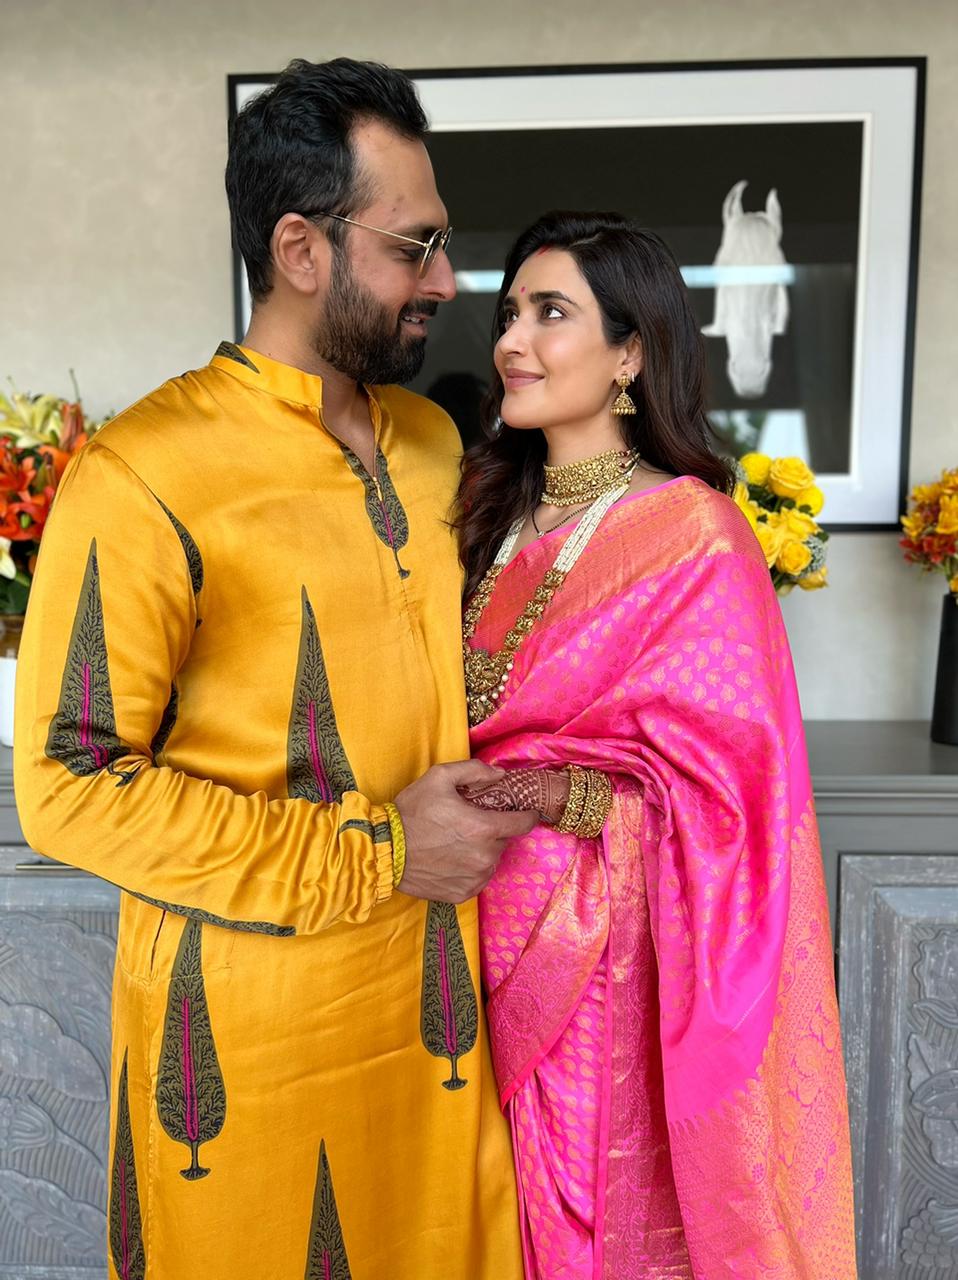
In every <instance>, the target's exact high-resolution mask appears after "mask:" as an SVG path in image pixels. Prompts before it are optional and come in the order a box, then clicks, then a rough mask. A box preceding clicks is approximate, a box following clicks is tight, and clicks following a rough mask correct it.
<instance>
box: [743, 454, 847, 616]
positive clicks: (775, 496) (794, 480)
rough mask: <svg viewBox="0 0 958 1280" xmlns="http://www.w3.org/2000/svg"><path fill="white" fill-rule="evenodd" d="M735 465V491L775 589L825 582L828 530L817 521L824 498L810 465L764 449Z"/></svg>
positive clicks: (783, 591)
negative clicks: (770, 456) (762, 553)
mask: <svg viewBox="0 0 958 1280" xmlns="http://www.w3.org/2000/svg"><path fill="white" fill-rule="evenodd" d="M734 466H735V474H736V485H735V492H734V494H733V495H732V496H733V498H734V499H735V502H736V504H737V505H738V506H739V507H740V508H741V509H742V511H743V512H744V513H745V517H746V519H747V520H748V522H749V524H750V525H751V526H752V528H753V529H754V530H755V536H756V537H757V538H758V540H759V543H760V545H761V548H762V551H763V552H764V554H765V563H766V564H767V565H768V568H769V572H770V573H771V575H772V584H773V586H774V587H775V590H776V591H777V593H778V594H779V595H780V596H787V595H788V593H789V592H790V591H791V590H792V588H793V587H796V586H798V587H801V588H802V590H803V591H815V590H817V589H818V588H819V587H825V586H827V585H828V569H827V568H826V565H825V554H826V550H825V544H826V543H827V542H828V534H827V533H826V532H825V530H824V529H822V527H821V526H820V525H819V524H817V523H816V520H815V517H816V516H817V515H818V513H819V512H820V511H821V509H822V507H823V506H824V503H825V498H824V496H823V494H822V491H821V489H819V487H818V486H817V485H816V483H815V473H814V472H813V471H812V469H811V468H810V467H809V466H808V465H807V464H806V463H804V462H803V461H802V459H801V458H769V457H768V456H767V455H766V454H764V453H747V454H746V455H745V456H744V458H739V459H738V461H737V462H735V464H734Z"/></svg>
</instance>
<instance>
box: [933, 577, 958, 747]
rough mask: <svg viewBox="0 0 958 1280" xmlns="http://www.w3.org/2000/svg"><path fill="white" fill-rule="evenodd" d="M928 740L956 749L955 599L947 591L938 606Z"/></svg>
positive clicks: (957, 653)
mask: <svg viewBox="0 0 958 1280" xmlns="http://www.w3.org/2000/svg"><path fill="white" fill-rule="evenodd" d="M931 740H932V742H945V743H948V744H949V745H951V746H956V747H958V599H956V598H955V596H953V595H952V594H951V593H950V592H949V594H948V595H946V596H945V598H944V600H943V601H942V605H941V639H940V640H939V642H938V675H937V677H936V679H935V705H934V708H933V710H932V713H931Z"/></svg>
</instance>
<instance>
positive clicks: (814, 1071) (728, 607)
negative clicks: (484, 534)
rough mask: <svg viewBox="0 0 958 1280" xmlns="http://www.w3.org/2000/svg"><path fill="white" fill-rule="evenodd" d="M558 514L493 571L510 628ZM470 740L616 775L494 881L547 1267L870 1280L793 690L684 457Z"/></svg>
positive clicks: (479, 747) (592, 550)
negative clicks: (860, 1235)
mask: <svg viewBox="0 0 958 1280" xmlns="http://www.w3.org/2000/svg"><path fill="white" fill-rule="evenodd" d="M567 536H568V529H567V528H564V529H561V530H556V532H555V533H553V534H551V535H548V536H546V537H544V538H542V539H541V540H540V541H538V542H535V543H533V544H532V545H531V546H529V547H527V548H525V549H524V550H523V551H521V552H520V553H519V554H518V555H517V556H516V557H515V558H514V559H513V561H512V562H511V563H510V564H509V565H508V566H507V567H506V569H505V570H504V571H503V573H502V575H501V577H500V579H499V582H498V584H497V586H496V589H495V592H494V594H493V597H492V601H491V603H490V605H489V607H488V608H487V610H486V612H485V615H484V617H483V618H482V619H481V621H480V623H479V627H478V630H477V632H476V636H475V639H474V641H473V643H475V644H477V645H480V646H482V647H483V648H486V649H489V648H492V649H496V648H498V647H500V645H501V643H502V639H503V637H504V634H505V632H506V631H507V630H508V629H509V627H510V626H511V625H512V624H513V622H514V621H515V619H516V617H517V615H518V614H519V613H520V611H521V610H522V608H523V606H524V605H525V603H526V601H527V600H528V599H529V597H530V596H531V594H532V592H533V591H534V590H535V588H536V586H537V585H538V584H539V583H540V582H541V580H542V577H543V575H544V573H545V571H546V569H547V568H548V567H549V566H550V565H551V564H552V561H553V559H554V557H555V555H556V553H557V551H558V548H559V547H560V546H561V544H562V540H563V539H564V538H565V537H567ZM472 741H473V750H474V752H475V754H477V755H479V756H480V757H481V758H482V759H484V760H488V761H490V762H494V763H496V764H499V765H502V766H504V767H507V768H521V767H529V766H530V765H532V766H534V765H563V764H567V763H570V762H571V763H575V764H580V765H583V766H590V767H593V768H597V769H603V770H605V771H607V772H608V773H610V774H611V776H612V780H613V787H614V801H613V807H612V811H611V813H610V816H609V819H608V821H607V823H606V826H605V830H604V832H603V836H602V838H601V839H600V840H576V838H575V837H573V836H568V835H558V834H556V833H555V831H553V830H552V829H550V828H548V827H545V826H540V827H537V828H536V829H535V830H534V831H533V832H532V833H531V834H530V835H528V836H526V837H524V838H522V839H521V840H517V841H514V842H512V843H511V844H510V845H509V846H508V847H507V849H506V851H505V854H504V855H503V858H502V861H501V863H500V865H499V869H498V871H497V872H496V875H495V877H494V878H493V880H492V882H491V883H490V885H489V886H488V888H487V889H486V890H485V892H484V893H483V895H482V898H481V901H480V920H481V929H482V950H483V976H484V981H485V985H486V990H487V992H488V1016H489V1025H490V1031H491V1038H492V1047H493V1056H494V1060H495V1065H496V1073H497V1077H498V1082H499V1089H500V1096H501V1102H502V1105H503V1107H504V1108H505V1109H506V1111H507V1114H508V1116H509V1119H510V1123H511V1126H512V1133H513V1141H514V1149H515V1158H516V1165H517V1171H518V1177H519V1186H520V1201H521V1211H522V1219H523V1236H524V1247H525V1257H526V1270H527V1275H528V1277H529V1278H530V1280H558V1278H559V1277H561V1278H562V1280H639V1278H642V1280H666V1278H668V1280H678V1278H679V1277H683V1278H689V1280H690V1278H692V1277H694V1278H695V1280H724V1278H725V1277H742V1278H747V1280H772V1278H774V1280H853V1277H854V1276H855V1254H854V1237H853V1225H852V1185H851V1164H850V1153H849V1141H848V1127H847V1112H846V1104H845V1080H844V1072H843V1066H842V1057H841V1046H840V1041H839V1026H838V1012H837V1008H836V1002H835V990H834V981H833V972H832V957H831V945H830V937H829V928H828V917H827V906H826V901H825V895H824V886H823V877H822V867H821V858H820V852H819V845H818V838H817V834H816V828H815V814H814V809H813V803H812V795H811V789H810V784H809V776H808V768H807V763H806V755H805V746H804V739H803V734H802V723H801V717H800V712H799V704H798V696H797V692H796V688H795V681H794V676H793V673H792V666H791V660H790V656H789V651H788V645H787V640H786V636H785V630H784V627H783V624H782V619H781V614H780V611H779V606H778V601H777V600H776V598H775V595H774V592H773V590H772V587H771V583H770V580H769V575H768V570H767V568H766V566H765V561H764V559H763V556H762V553H761V551H760V550H759V547H758V545H757V542H756V540H755V538H754V535H753V534H752V532H751V530H750V529H749V527H748V525H747V523H746V522H745V520H744V518H743V517H742V515H741V514H740V512H739V511H738V510H737V509H736V507H735V506H734V505H733V503H732V502H731V501H730V500H728V499H726V498H725V497H724V496H722V495H720V494H717V493H715V492H713V491H712V490H710V489H709V488H708V487H707V486H705V485H704V484H702V483H701V482H700V481H698V480H695V479H692V478H689V477H680V478H678V479H676V480H672V481H669V482H667V483H665V484H663V485H660V486H659V487H658V488H656V489H652V490H647V491H645V492H644V493H638V494H633V495H627V496H626V497H625V498H622V499H620V501H619V502H618V503H617V504H616V505H615V506H614V507H613V508H612V510H611V511H610V512H609V514H608V515H607V516H606V517H605V519H604V521H603V522H602V524H601V525H600V527H599V530H598V532H597V533H596V534H595V536H594V537H593V539H592V541H591V542H590V544H589V546H588V548H587V549H586V551H585V553H584V554H583V556H582V558H581V559H580V560H579V561H578V563H577V564H576V565H575V567H574V568H573V569H572V571H571V573H570V575H569V577H568V579H567V580H566V582H565V584H564V585H563V587H562V588H561V589H560V591H559V592H558V594H557V595H556V597H555V599H554V600H553V601H552V603H551V604H550V605H549V608H548V610H547V612H546V614H545V616H544V617H543V618H542V620H541V622H540V623H538V624H537V626H536V628H535V630H534V631H533V633H532V635H531V636H530V637H528V638H527V640H526V641H525V642H524V643H523V645H522V647H521V648H520V650H519V653H518V655H517V658H516V663H515V668H514V670H513V672H512V676H511V679H510V682H509V685H508V688H507V691H506V694H505V696H504V700H503V702H502V704H501V705H500V707H499V709H498V710H497V711H496V712H495V713H494V714H493V715H492V716H491V717H490V718H489V719H488V720H486V721H485V722H484V723H483V724H481V725H479V726H478V728H476V729H475V730H474V731H473V739H472Z"/></svg>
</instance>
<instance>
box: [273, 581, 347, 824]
mask: <svg viewBox="0 0 958 1280" xmlns="http://www.w3.org/2000/svg"><path fill="white" fill-rule="evenodd" d="M286 785H287V791H288V794H289V796H290V798H291V799H301V800H310V801H312V803H313V804H319V803H325V804H333V803H337V804H338V803H339V801H340V800H342V798H343V794H344V793H345V792H346V791H355V790H356V779H355V777H354V776H353V771H352V769H351V768H350V766H349V760H348V759H347V757H346V751H345V748H344V747H343V743H342V739H341V738H340V736H339V729H338V728H337V725H336V713H335V711H334V710H333V700H332V697H331V695H330V692H329V680H328V679H327V676H326V663H325V661H324V660H323V649H322V645H321V644H320V641H319V631H318V629H317V626H316V616H315V614H314V613H313V606H312V605H311V604H310V603H309V597H308V596H307V594H306V588H305V587H304V588H303V621H302V631H301V633H300V641H299V662H298V664H297V667H296V684H295V687H294V690H293V706H292V710H291V712H290V717H289V735H288V737H287V747H286Z"/></svg>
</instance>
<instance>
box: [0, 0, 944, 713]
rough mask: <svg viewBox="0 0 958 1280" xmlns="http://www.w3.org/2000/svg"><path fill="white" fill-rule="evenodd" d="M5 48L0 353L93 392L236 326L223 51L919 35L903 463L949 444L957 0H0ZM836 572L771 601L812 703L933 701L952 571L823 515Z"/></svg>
mask: <svg viewBox="0 0 958 1280" xmlns="http://www.w3.org/2000/svg"><path fill="white" fill-rule="evenodd" d="M0 49H2V52H3V63H2V68H3V69H2V73H0V87H2V96H0V103H2V116H0V155H2V162H3V171H4V176H5V183H4V196H3V199H2V201H0V282H2V311H0V317H2V318H0V375H4V376H5V375H6V374H8V373H9V374H12V375H13V376H14V377H15V378H16V381H17V382H18V384H19V385H20V386H21V387H23V388H25V389H27V388H29V389H43V390H51V391H52V390H56V391H60V392H61V393H66V392H67V390H68V387H69V382H68V375H67V370H68V368H69V367H70V366H73V367H74V368H75V369H76V370H77V373H78V375H79V378H80V385H81V389H82V392H83V395H84V398H85V400H86V401H87V403H88V405H89V407H90V409H91V410H92V411H94V412H102V411H105V410H107V409H110V408H116V409H119V408H122V407H123V406H124V405H126V404H128V403H130V402H131V401H132V400H134V399H136V398H137V397H138V396H140V395H142V394H143V393H144V392H146V391H148V390H149V389H150V388H151V387H153V386H154V385H156V384H157V383H158V382H160V381H162V380H163V378H165V377H167V376H169V375H170V374H171V373H179V372H181V371H182V370H184V369H187V368H190V367H193V366H195V365H197V364H200V363H203V362H205V360H206V359H207V358H208V356H209V354H210V352H211V350H212V348H213V347H214V346H215V345H216V343H217V341H218V340H219V339H220V338H221V337H223V336H232V306H231V293H230V254H229V247H228V246H229V233H228V225H227V216H226V203H225V199H224V197H223V195H222V169H223V163H224V154H225V144H226V75H227V73H228V72H263V71H272V70H278V69H279V68H280V67H281V66H282V65H283V64H284V63H285V62H286V61H287V60H288V59H289V58H290V57H293V56H298V55H303V56H306V57H311V58H314V59H321V58H325V57H331V56H335V55H337V54H344V53H345V54H351V55H353V56H357V57H371V58H379V59H382V60H384V61H388V62H392V63H394V64H395V65H398V66H407V67H408V66H413V67H416V66H418V67H425V66H437V67H440V66H465V65H476V66H482V65H491V66H496V65H505V64H510V63H512V64H523V65H526V64H534V63H562V62H574V63H579V62H609V61H623V62H630V61H668V60H696V59H702V60H705V59H708V60H714V59H723V58H736V59H737V58H768V57H836V56H865V55H889V54H902V55H905V54H927V55H928V57H929V79H928V120H927V130H926V148H925V189H924V213H923V218H922V230H921V234H922V259H921V273H920V282H919V307H918V345H917V364H916V378H915V400H914V424H913V436H912V451H911V465H912V475H913V478H915V479H920V478H923V477H929V476H931V475H932V474H934V473H935V472H937V470H938V469H939V468H940V467H941V466H942V465H944V464H945V463H949V464H950V465H958V413H956V401H958V352H956V349H955V333H956V329H958V324H956V305H955V297H956V292H958V288H956V286H958V272H956V267H958V236H956V234H955V228H956V226H958V165H956V161H955V154H956V152H955V127H956V120H958V20H956V18H955V6H954V3H953V0H911V3H907V4H903V3H902V0H842V2H841V3H836V0H789V2H788V3H783V2H782V0H734V3H733V2H731V0H727V2H726V3H715V0H602V3H600V4H599V5H594V4H593V5H590V4H585V3H583V2H582V0H549V3H543V0H530V2H529V3H527V4H525V5H517V4H515V3H514V0H472V2H471V3H462V2H461V0H459V2H456V0H409V2H408V3H406V4H402V3H395V0H365V2H364V0H358V2H357V0H352V2H350V0H346V2H341V3H336V4H333V3H329V0H327V2H326V3H315V2H314V3H308V2H307V0H271V2H270V3H268V4H263V3H261V0H260V2H258V3H255V4H254V3H252V2H251V0H166V2H165V3H164V2H162V0H112V2H111V0H0ZM902 180H903V181H908V180H909V179H908V175H902ZM543 204H544V205H546V204H548V192H547V191H544V192H543ZM831 574H832V579H833V582H834V586H833V587H832V588H831V589H830V590H828V591H825V592H819V593H816V594H814V595H810V596H806V595H804V594H803V593H799V592H795V593H793V595H792V596H791V597H790V598H789V599H788V600H786V601H785V603H784V611H785V616H786V619H787V622H788V626H789V632H790V634H791V637H792V644H793V648H794V651H795V657H796V662H797V666H798V673H799V684H800V687H801V691H802V698H803V703H804V706H805V711H806V714H807V715H809V716H812V717H817V718H854V719H867V718H871V717H888V718H892V719H907V718H913V717H914V718H920V717H924V716H926V715H927V714H928V711H929V707H930V698H931V687H932V680H933V665H934V655H935V649H936V639H937V625H938V610H939V600H940V596H941V590H942V589H943V582H942V583H941V584H939V582H938V581H935V582H932V581H926V580H924V579H923V578H921V577H920V576H919V575H918V574H917V572H915V571H909V570H908V568H907V567H906V566H905V565H904V564H903V563H902V562H901V561H900V559H899V553H898V550H897V548H896V545H895V539H894V537H893V536H892V535H885V534H881V535H877V534H871V535H864V534H846V535H843V536H841V537H836V538H835V539H834V540H833V542H832V550H831ZM940 588H941V589H940Z"/></svg>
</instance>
